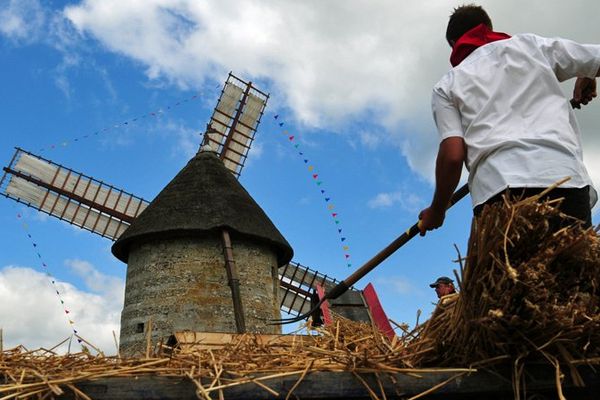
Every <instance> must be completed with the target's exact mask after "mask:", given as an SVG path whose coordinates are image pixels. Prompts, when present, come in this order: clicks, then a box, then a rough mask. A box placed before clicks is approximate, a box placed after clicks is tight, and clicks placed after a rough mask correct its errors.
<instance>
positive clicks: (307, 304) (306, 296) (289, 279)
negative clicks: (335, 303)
mask: <svg viewBox="0 0 600 400" xmlns="http://www.w3.org/2000/svg"><path fill="white" fill-rule="evenodd" d="M338 283H339V281H337V280H336V279H333V278H331V277H328V276H327V275H324V274H322V273H320V272H318V271H315V270H313V269H310V268H308V267H306V266H303V265H301V264H298V263H296V262H293V261H292V262H290V263H289V264H287V265H285V266H283V267H281V268H280V269H279V293H280V298H281V311H284V312H286V313H288V314H292V315H300V314H303V313H306V312H308V311H310V309H311V295H312V293H313V292H314V291H315V289H316V288H317V285H319V286H321V287H322V288H324V289H325V290H330V289H332V288H333V287H334V286H336V285H337V284H338ZM350 291H356V289H354V288H350Z"/></svg>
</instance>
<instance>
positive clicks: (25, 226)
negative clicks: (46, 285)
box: [17, 213, 83, 347]
mask: <svg viewBox="0 0 600 400" xmlns="http://www.w3.org/2000/svg"><path fill="white" fill-rule="evenodd" d="M17 218H18V219H19V221H20V223H21V226H22V227H23V230H24V231H25V234H26V235H27V237H28V238H29V241H30V242H31V245H32V247H33V251H34V252H35V255H36V257H37V259H38V262H39V263H40V265H41V269H42V271H44V274H45V275H46V276H47V277H48V280H49V281H50V282H51V284H52V288H53V289H54V292H55V293H56V296H57V297H58V301H59V302H60V306H61V307H62V309H63V311H64V313H65V317H66V318H67V321H68V323H69V328H70V329H71V330H72V331H73V334H74V335H75V337H76V338H77V342H78V343H79V344H81V346H82V347H83V341H82V340H81V339H80V338H79V334H78V332H77V329H75V321H73V316H72V314H71V311H69V309H68V307H67V305H66V304H65V301H64V299H63V296H62V293H61V292H60V290H59V288H58V285H57V284H56V278H55V277H54V276H53V275H52V274H51V273H50V271H49V269H48V264H46V262H45V261H44V258H43V257H42V254H41V252H40V249H39V245H38V243H37V241H36V240H34V238H33V236H32V235H31V233H30V231H29V225H28V224H27V222H25V221H24V219H23V215H22V214H21V213H17Z"/></svg>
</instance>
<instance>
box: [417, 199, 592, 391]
mask: <svg viewBox="0 0 600 400" xmlns="http://www.w3.org/2000/svg"><path fill="white" fill-rule="evenodd" d="M556 205H557V201H546V202H543V203H540V202H538V201H537V198H529V199H525V200H521V201H518V202H515V203H510V202H508V201H507V200H506V199H505V201H504V202H503V203H502V202H501V203H497V204H495V205H493V206H486V207H485V208H484V210H483V212H482V214H481V215H480V216H479V217H478V218H477V219H476V220H475V221H474V223H473V225H472V231H471V236H470V239H469V245H468V254H467V257H466V258H465V264H464V268H463V266H462V264H461V271H462V274H461V275H462V276H461V277H460V286H461V291H460V294H458V295H451V296H449V297H446V298H443V299H442V300H441V301H440V303H439V304H438V306H437V308H436V310H435V311H434V313H433V315H432V317H431V319H430V320H429V321H427V323H426V324H425V325H424V326H422V329H421V330H420V332H419V335H418V339H417V340H416V342H415V343H413V347H414V352H415V357H414V358H412V359H411V361H412V362H413V364H414V365H420V366H427V365H436V366H447V365H461V366H468V365H477V366H481V365H484V364H486V363H492V362H499V361H504V362H505V363H507V362H508V363H511V364H512V365H513V367H514V373H513V379H514V381H513V382H514V384H515V385H516V387H515V389H518V380H519V377H520V375H521V373H522V371H523V366H524V365H526V364H527V363H528V362H532V361H534V360H535V361H540V360H541V361H544V362H549V363H550V364H552V365H553V366H554V367H555V368H556V374H557V382H558V381H559V379H558V376H559V375H560V374H561V372H560V369H561V367H562V368H567V369H569V370H570V372H571V375H572V377H573V379H574V380H575V383H576V384H577V383H578V382H577V380H578V374H577V371H576V370H575V368H573V366H575V365H579V364H584V363H592V362H595V363H598V362H599V361H600V359H599V358H598V357H600V238H599V236H598V234H597V232H596V231H595V230H593V229H591V228H590V229H583V228H582V227H581V225H580V224H578V223H576V221H575V220H572V219H571V220H568V219H567V220H563V221H566V222H567V224H565V225H568V224H569V223H570V225H568V226H566V227H563V228H560V227H559V226H562V225H559V224H560V223H561V222H560V221H561V220H562V219H561V218H562V217H564V216H562V215H561V214H560V213H559V211H558V210H557V208H556V207H555V206H556ZM459 257H460V255H459ZM558 386H559V388H558V389H559V392H560V384H558ZM559 397H560V396H559Z"/></svg>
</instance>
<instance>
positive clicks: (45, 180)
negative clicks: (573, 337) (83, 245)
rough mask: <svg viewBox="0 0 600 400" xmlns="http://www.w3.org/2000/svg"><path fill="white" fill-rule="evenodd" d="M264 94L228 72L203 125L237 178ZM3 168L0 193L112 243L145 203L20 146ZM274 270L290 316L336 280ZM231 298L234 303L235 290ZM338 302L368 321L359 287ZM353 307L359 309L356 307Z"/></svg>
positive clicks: (208, 144)
mask: <svg viewBox="0 0 600 400" xmlns="http://www.w3.org/2000/svg"><path fill="white" fill-rule="evenodd" d="M268 98H269V95H268V94H266V93H264V92H262V91H260V90H259V89H257V88H256V87H255V86H254V85H253V84H252V82H245V81H243V80H242V79H240V78H238V77H236V76H234V75H233V74H231V73H230V74H229V76H228V78H227V80H226V82H225V85H224V87H223V89H222V91H221V94H220V97H219V100H218V102H217V106H216V107H215V109H214V111H213V113H212V116H211V118H210V120H209V122H208V124H207V128H206V132H205V135H204V138H203V146H204V147H205V148H210V149H212V150H213V151H214V152H215V153H216V155H217V156H218V158H220V159H221V161H222V162H223V165H224V166H225V168H226V169H227V170H229V171H230V172H231V173H232V174H233V175H234V176H235V177H236V178H239V176H240V174H241V171H242V169H243V167H244V164H245V161H246V159H247V157H248V152H249V150H250V147H251V144H252V142H253V140H254V136H255V134H256V131H257V128H258V125H259V123H260V119H261V117H262V115H263V113H264V110H265V107H266V104H267V101H268ZM4 172H5V174H4V175H3V177H2V180H0V193H1V194H2V195H4V196H5V197H7V198H9V199H12V200H14V201H17V202H19V203H23V204H25V205H27V206H29V207H32V208H35V209H37V210H39V211H41V212H43V213H46V214H48V215H50V216H53V217H55V218H58V219H61V220H63V221H66V222H67V223H69V224H72V225H75V226H78V227H80V228H82V229H85V230H88V231H90V232H92V233H94V234H97V235H100V236H102V237H105V238H107V239H109V240H113V241H115V240H118V239H119V238H120V237H121V236H122V235H123V233H124V232H125V230H126V229H127V228H128V227H129V226H130V225H131V224H132V223H133V222H134V221H135V220H136V219H137V218H138V216H139V215H140V214H141V213H142V212H143V211H144V210H145V209H146V208H147V207H148V205H149V204H150V202H149V201H147V200H144V199H143V198H142V197H139V196H136V195H134V194H132V193H129V192H126V191H125V190H122V189H119V188H116V187H114V186H112V185H109V184H106V183H104V182H102V181H100V180H97V179H95V178H93V177H90V176H87V175H84V174H83V173H80V172H77V171H75V170H73V169H70V168H67V167H64V166H62V165H60V164H57V163H55V162H53V161H51V160H48V159H45V158H43V157H40V156H38V155H35V154H33V153H31V152H28V151H26V150H24V149H21V148H17V149H16V151H15V154H14V156H13V158H12V160H11V161H10V163H9V164H8V166H7V167H4ZM229 272H230V271H229V270H228V273H229ZM278 274H279V298H280V309H281V310H282V311H284V312H287V313H288V314H292V315H298V314H301V313H304V312H307V311H308V310H309V309H310V303H311V299H312V300H314V294H313V293H314V292H315V290H316V289H317V288H319V287H320V288H321V289H325V290H328V289H330V288H332V287H333V286H335V285H336V284H337V281H336V280H335V279H333V278H330V277H328V276H327V275H324V274H321V273H319V272H318V271H315V270H312V269H310V268H307V267H305V266H303V265H301V264H299V263H297V262H289V263H287V264H286V265H285V266H283V267H282V268H279V270H278ZM234 278H235V277H233V279H234ZM231 279H232V277H231V276H230V281H231ZM234 280H235V279H234ZM230 283H231V282H230ZM230 286H231V285H230ZM233 291H234V288H233V286H232V292H233ZM233 297H234V303H235V297H236V296H235V293H233ZM350 298H352V299H350ZM348 299H350V300H348ZM357 299H358V300H357ZM341 304H342V305H345V306H352V307H353V308H352V310H353V312H352V313H351V314H352V316H353V319H362V320H368V319H369V315H368V312H366V309H365V302H364V300H363V299H362V294H361V292H360V291H357V290H351V291H350V293H349V294H348V296H347V297H346V300H343V299H342V301H341ZM357 305H358V306H360V307H359V308H362V309H363V311H362V312H357V311H356V310H357V308H356V307H354V306H357ZM337 311H341V309H340V310H337ZM236 323H237V325H238V326H237V329H238V331H243V321H239V320H238V319H237V318H236ZM240 324H241V325H242V326H240Z"/></svg>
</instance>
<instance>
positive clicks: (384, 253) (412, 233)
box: [271, 185, 469, 325]
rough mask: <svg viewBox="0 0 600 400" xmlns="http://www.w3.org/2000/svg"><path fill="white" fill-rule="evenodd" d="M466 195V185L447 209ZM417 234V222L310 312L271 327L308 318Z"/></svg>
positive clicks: (278, 321)
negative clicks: (324, 303)
mask: <svg viewBox="0 0 600 400" xmlns="http://www.w3.org/2000/svg"><path fill="white" fill-rule="evenodd" d="M467 193H469V187H468V186H467V185H464V186H462V187H461V188H460V189H458V190H457V191H456V192H454V194H453V195H452V198H451V199H450V203H449V204H448V208H450V207H452V206H453V205H454V204H456V203H458V202H459V201H460V200H461V199H462V198H463V197H465V196H466V195H467ZM417 233H419V222H417V223H416V224H414V225H413V226H411V227H410V228H409V229H408V230H407V231H406V232H404V233H403V234H402V235H400V236H398V237H397V238H396V240H394V241H393V242H392V243H390V244H388V245H387V247H386V248H384V249H383V250H381V251H380V252H379V253H377V254H376V255H375V257H373V258H371V259H370V260H369V261H367V262H366V263H365V264H364V265H363V266H362V267H360V268H359V269H357V270H356V271H355V272H354V273H353V274H352V275H350V276H349V277H348V278H346V279H344V280H343V281H341V282H340V283H338V284H337V285H336V286H335V287H334V288H333V289H331V291H329V292H327V293H326V294H325V296H324V297H323V298H322V299H320V300H319V302H318V303H317V305H315V306H314V307H313V308H312V310H310V311H309V312H307V313H304V314H302V315H299V316H297V317H294V318H283V319H278V320H273V321H271V325H284V324H291V323H294V322H298V321H301V320H303V319H306V318H308V317H309V316H310V315H311V314H312V313H313V312H315V311H316V310H317V309H318V308H319V307H321V305H322V304H323V302H325V301H326V300H333V299H336V298H338V297H339V296H341V295H342V294H343V293H345V292H346V291H347V290H348V288H350V287H351V286H352V285H354V284H355V283H356V282H358V280H360V279H361V278H363V277H364V276H365V275H366V274H368V273H369V272H371V270H372V269H373V268H375V267H376V266H378V265H379V264H381V263H382V262H383V261H384V260H385V259H386V258H388V257H389V256H391V255H392V254H393V253H394V252H395V251H396V250H398V249H399V248H400V247H402V246H404V245H405V244H406V243H407V242H408V241H409V240H410V239H412V238H413V237H415V236H416V235H417Z"/></svg>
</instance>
